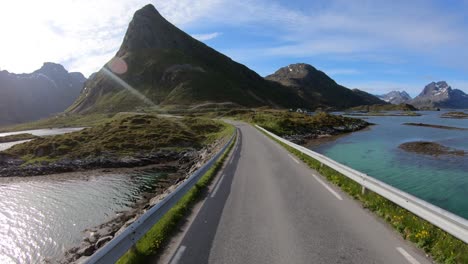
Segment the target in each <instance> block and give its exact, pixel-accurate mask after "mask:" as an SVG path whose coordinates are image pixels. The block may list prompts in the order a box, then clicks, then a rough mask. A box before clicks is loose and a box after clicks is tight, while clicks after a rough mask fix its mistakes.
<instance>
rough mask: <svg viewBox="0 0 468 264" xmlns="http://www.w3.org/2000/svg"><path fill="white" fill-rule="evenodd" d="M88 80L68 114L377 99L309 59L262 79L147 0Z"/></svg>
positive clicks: (327, 104) (310, 104)
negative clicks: (177, 24)
mask: <svg viewBox="0 0 468 264" xmlns="http://www.w3.org/2000/svg"><path fill="white" fill-rule="evenodd" d="M110 72H112V73H110ZM119 79H120V80H123V82H124V83H123V82H122V81H120V80H119ZM127 84H128V86H127ZM85 86H86V87H85V88H84V90H83V93H82V94H81V96H80V97H79V99H78V100H77V101H76V102H75V103H74V104H73V105H72V106H71V107H70V108H69V111H70V112H72V113H89V112H96V111H97V112H118V111H129V110H134V109H135V108H138V107H147V106H151V105H152V104H154V105H158V106H168V105H176V106H184V107H186V106H195V105H199V104H205V103H225V102H231V103H234V104H237V105H241V106H246V107H258V106H270V107H278V108H294V107H301V108H302V107H304V108H308V109H314V108H317V107H334V108H346V107H351V106H356V105H362V104H370V103H378V102H382V101H380V100H379V99H377V98H376V97H374V96H372V95H370V94H367V93H364V92H362V91H359V92H357V91H356V92H353V91H351V90H349V89H347V88H345V87H343V86H340V85H338V84H337V83H336V82H335V81H333V80H332V79H331V78H329V77H328V76H327V75H326V74H324V73H323V72H320V71H318V70H316V69H315V68H313V67H312V66H310V65H306V64H295V65H290V66H288V67H285V68H282V69H280V70H278V71H277V72H276V73H275V74H273V75H270V76H268V77H267V78H266V79H264V78H262V77H261V76H259V75H258V74H257V73H255V72H254V71H252V70H250V69H249V68H247V67H246V66H244V65H241V64H239V63H237V62H235V61H233V60H231V59H230V58H228V57H227V56H225V55H223V54H221V53H219V52H217V51H216V50H214V49H212V48H210V47H208V46H206V45H205V44H203V43H201V42H199V41H198V40H196V39H194V38H192V37H191V36H189V35H188V34H186V33H185V32H183V31H181V30H180V29H178V28H177V27H175V26H174V25H172V24H171V23H169V22H168V21H167V20H166V19H164V18H163V17H162V16H161V15H160V14H159V13H158V11H157V10H156V9H155V8H154V6H152V5H147V6H145V7H143V8H142V9H140V10H138V11H137V12H136V13H135V15H134V17H133V19H132V21H131V22H130V24H129V27H128V29H127V32H126V35H125V38H124V40H123V43H122V45H121V47H120V49H119V51H118V52H117V54H116V56H115V58H114V59H113V60H111V61H110V62H109V63H108V64H106V65H105V66H104V68H102V69H101V70H100V71H99V72H98V73H96V74H95V75H94V76H92V77H90V78H89V80H88V81H87V82H86V84H85ZM125 86H126V88H124V87H125Z"/></svg>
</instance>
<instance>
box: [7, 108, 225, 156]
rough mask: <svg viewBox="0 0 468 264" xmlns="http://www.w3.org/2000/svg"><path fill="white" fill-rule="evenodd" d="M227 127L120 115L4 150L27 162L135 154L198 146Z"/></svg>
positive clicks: (189, 120) (199, 120) (195, 120)
mask: <svg viewBox="0 0 468 264" xmlns="http://www.w3.org/2000/svg"><path fill="white" fill-rule="evenodd" d="M227 130H229V126H228V125H227V124H225V123H223V122H221V121H214V120H209V119H203V118H182V119H177V118H161V117H158V116H156V115H151V114H120V115H117V116H116V117H113V118H111V119H107V120H104V121H101V124H100V125H97V126H95V127H91V128H87V129H84V130H82V131H78V132H73V133H69V134H63V135H57V136H51V137H43V138H38V139H36V140H33V141H30V142H27V143H24V144H19V145H15V146H13V147H12V148H10V149H8V150H6V151H5V152H6V153H8V154H11V155H14V156H17V157H21V158H22V159H23V161H25V162H26V163H27V164H30V163H35V162H53V161H57V160H60V159H70V160H74V159H84V158H93V157H99V156H103V155H107V156H133V155H138V154H147V153H152V152H157V151H160V150H176V151H180V150H183V149H187V148H195V149H199V148H201V147H203V146H206V145H208V144H210V143H212V142H214V141H215V140H217V139H219V138H220V137H223V136H225V135H226V134H227V133H228V132H227Z"/></svg>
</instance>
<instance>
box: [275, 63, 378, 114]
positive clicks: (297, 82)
mask: <svg viewBox="0 0 468 264" xmlns="http://www.w3.org/2000/svg"><path fill="white" fill-rule="evenodd" d="M266 79H267V80H270V81H274V82H277V83H280V84H282V85H284V86H287V87H289V88H290V89H291V90H293V91H295V92H296V93H298V94H299V96H300V97H301V98H302V99H304V100H305V101H306V102H307V103H308V105H311V106H312V107H311V108H314V107H334V108H338V109H345V108H349V107H353V106H359V105H369V104H385V102H383V101H382V100H380V99H378V98H377V97H375V96H373V95H371V94H369V93H366V92H364V91H361V90H358V89H355V90H350V89H348V88H346V87H344V86H341V85H339V84H337V83H336V82H335V81H334V80H333V79H331V78H330V77H329V76H328V75H326V74H325V73H324V72H322V71H319V70H317V69H316V68H314V67H313V66H311V65H309V64H304V63H298V64H292V65H289V66H287V67H283V68H281V69H279V70H278V71H276V72H275V73H274V74H272V75H269V76H267V77H266Z"/></svg>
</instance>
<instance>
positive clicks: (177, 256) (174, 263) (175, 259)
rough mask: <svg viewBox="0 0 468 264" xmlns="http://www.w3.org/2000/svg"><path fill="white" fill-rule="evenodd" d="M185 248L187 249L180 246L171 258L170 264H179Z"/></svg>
mask: <svg viewBox="0 0 468 264" xmlns="http://www.w3.org/2000/svg"><path fill="white" fill-rule="evenodd" d="M186 248H187V247H186V246H180V247H179V249H178V250H177V252H176V253H175V255H174V257H173V258H172V260H171V263H170V264H177V263H179V260H180V259H181V258H182V254H184V251H185V249H186Z"/></svg>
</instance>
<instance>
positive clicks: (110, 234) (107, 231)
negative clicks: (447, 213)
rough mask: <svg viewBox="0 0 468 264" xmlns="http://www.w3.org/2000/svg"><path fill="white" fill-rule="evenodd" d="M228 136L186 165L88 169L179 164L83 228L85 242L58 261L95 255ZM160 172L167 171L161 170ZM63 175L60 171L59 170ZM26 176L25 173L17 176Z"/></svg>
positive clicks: (158, 167) (106, 171) (67, 252)
mask: <svg viewBox="0 0 468 264" xmlns="http://www.w3.org/2000/svg"><path fill="white" fill-rule="evenodd" d="M225 140H226V139H225V138H223V139H219V140H218V141H216V142H215V143H213V144H211V145H209V146H207V147H204V148H203V149H202V150H200V151H197V156H196V157H191V158H187V157H186V158H185V160H184V161H185V163H183V164H182V165H181V164H180V163H179V161H175V162H173V163H174V164H173V165H175V166H172V167H171V166H166V167H165V166H164V165H171V164H152V165H147V166H142V167H134V168H112V169H105V168H101V169H95V170H88V171H86V172H87V173H91V172H92V171H94V172H99V173H108V174H111V173H115V172H119V173H124V174H130V173H132V172H133V173H134V172H139V171H140V172H143V171H150V170H156V169H161V168H178V169H177V170H175V171H165V172H168V174H167V176H166V177H165V178H161V179H159V180H158V187H157V188H156V189H155V190H154V191H152V192H145V193H142V194H141V197H140V199H138V201H136V202H135V203H134V204H133V205H132V207H131V208H130V209H129V210H125V211H117V212H115V216H114V217H112V218H111V219H110V220H108V221H106V222H104V223H101V224H99V225H97V226H93V227H88V228H86V229H85V230H83V231H82V234H83V235H84V237H83V239H82V242H81V243H80V244H79V245H75V246H73V247H71V248H68V249H67V250H66V251H65V252H64V253H63V255H62V257H61V258H60V259H58V260H56V261H57V262H58V263H77V262H81V261H84V260H86V258H87V257H89V256H91V255H92V254H93V253H94V252H96V251H97V250H98V249H99V248H101V247H102V246H104V245H105V244H106V243H107V242H109V241H110V240H112V239H113V238H114V237H115V236H117V235H119V234H120V233H121V232H123V231H124V230H125V229H126V228H127V227H128V226H129V225H131V224H132V223H133V222H134V221H136V220H137V219H138V218H139V217H140V216H141V215H143V214H144V213H145V212H146V211H147V210H148V209H150V208H151V207H153V206H154V205H156V204H157V203H158V202H160V201H161V200H162V199H164V197H166V196H167V195H168V194H170V193H171V192H172V191H173V190H175V189H176V188H177V186H179V185H180V184H181V183H182V182H183V181H184V180H185V179H186V178H187V177H188V176H190V175H191V174H192V173H193V172H194V171H196V170H197V169H198V168H199V167H201V166H202V165H203V164H205V163H206V161H208V160H209V159H210V158H211V157H212V156H213V155H214V154H215V153H216V152H217V151H219V150H220V149H221V147H222V146H223V144H224V142H225ZM158 172H164V171H161V170H159V171H158ZM79 173H82V172H71V173H66V174H67V175H70V174H79ZM59 175H60V174H59ZM17 178H22V177H17Z"/></svg>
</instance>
